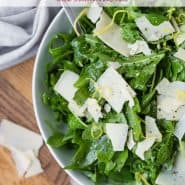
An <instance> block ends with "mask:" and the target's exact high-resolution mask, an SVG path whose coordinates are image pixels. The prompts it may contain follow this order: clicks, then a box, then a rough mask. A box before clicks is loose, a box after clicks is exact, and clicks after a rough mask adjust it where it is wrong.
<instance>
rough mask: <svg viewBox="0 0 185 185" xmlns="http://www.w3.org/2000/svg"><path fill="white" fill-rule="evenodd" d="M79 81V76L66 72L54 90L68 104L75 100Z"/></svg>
mask: <svg viewBox="0 0 185 185" xmlns="http://www.w3.org/2000/svg"><path fill="white" fill-rule="evenodd" d="M78 79H79V75H78V74H76V73H74V72H72V71H68V70H67V71H64V72H63V73H62V75H61V76H60V78H59V80H58V81H57V83H56V85H55V87H54V90H55V91H56V92H58V93H59V94H60V95H61V96H62V97H63V98H64V99H66V100H67V101H68V102H70V101H72V100H73V97H74V95H75V93H76V91H77V88H76V87H75V86H74V84H75V82H76V81H77V80H78Z"/></svg>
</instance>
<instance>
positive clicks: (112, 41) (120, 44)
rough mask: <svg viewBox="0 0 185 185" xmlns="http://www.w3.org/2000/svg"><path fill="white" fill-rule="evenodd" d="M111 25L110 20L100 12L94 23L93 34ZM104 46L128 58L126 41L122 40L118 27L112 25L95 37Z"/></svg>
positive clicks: (128, 52) (128, 51) (128, 50)
mask: <svg viewBox="0 0 185 185" xmlns="http://www.w3.org/2000/svg"><path fill="white" fill-rule="evenodd" d="M110 23H111V18H110V17H109V16H108V15H107V14H106V13H105V12H103V11H102V14H101V16H100V20H99V21H98V22H97V23H96V28H95V30H94V32H95V33H98V32H101V30H102V29H104V28H105V27H106V26H107V25H109V24H110ZM97 36H98V37H99V39H101V40H102V41H103V42H104V43H105V44H107V45H108V46H109V47H111V48H112V49H114V50H115V51H117V52H118V53H120V54H122V55H124V56H126V57H127V56H129V54H130V49H129V48H128V44H127V42H126V41H124V40H123V39H122V35H121V30H120V27H119V26H118V25H117V24H115V23H113V25H112V26H111V27H110V28H109V29H108V30H106V32H104V33H102V34H98V35H97Z"/></svg>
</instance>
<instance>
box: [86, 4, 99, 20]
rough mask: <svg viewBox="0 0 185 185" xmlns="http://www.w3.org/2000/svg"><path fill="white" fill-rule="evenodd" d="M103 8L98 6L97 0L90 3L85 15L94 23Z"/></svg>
mask: <svg viewBox="0 0 185 185" xmlns="http://www.w3.org/2000/svg"><path fill="white" fill-rule="evenodd" d="M102 10H103V8H102V7H100V6H99V5H98V4H97V2H94V3H92V4H91V5H90V7H89V10H88V12H87V17H88V18H89V19H90V20H91V21H92V22H93V23H96V22H97V20H98V19H99V18H100V15H101V12H102Z"/></svg>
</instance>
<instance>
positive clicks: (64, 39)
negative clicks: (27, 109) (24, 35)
mask: <svg viewBox="0 0 185 185" xmlns="http://www.w3.org/2000/svg"><path fill="white" fill-rule="evenodd" d="M76 12H78V13H77V16H76V19H75V21H74V24H73V25H72V26H73V27H72V26H70V23H69V21H68V20H67V17H66V15H65V14H64V12H62V13H60V14H59V15H58V17H57V18H56V19H55V20H54V22H53V23H52V25H51V26H50V28H49V31H48V33H47V34H46V36H45V38H44V40H43V42H42V44H41V47H40V50H39V54H38V56H37V61H36V64H35V70H34V80H33V99H34V108H35V112H36V117H37V121H38V123H39V127H40V129H41V132H42V134H43V135H44V138H45V139H46V140H47V143H48V145H49V148H50V150H51V152H52V153H53V155H54V156H55V158H56V159H57V161H58V162H59V163H60V164H61V166H64V167H65V169H66V170H69V171H70V172H69V173H71V174H72V176H73V177H74V178H75V179H76V180H78V182H80V183H81V184H84V185H88V184H110V185H184V182H185V143H184V141H185V140H184V133H185V42H184V41H185V9H184V8H173V7H170V8H162V7H161V8H159V7H158V8H146V7H145V8H139V7H138V8H137V7H99V6H97V5H95V4H94V5H92V6H91V7H89V8H82V9H80V11H79V9H78V11H76ZM64 17H65V18H64ZM61 20H62V21H61ZM60 26H61V27H62V28H61V27H60ZM64 27H66V29H65V28H64ZM82 174H83V175H82Z"/></svg>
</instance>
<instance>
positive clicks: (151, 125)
mask: <svg viewBox="0 0 185 185" xmlns="http://www.w3.org/2000/svg"><path fill="white" fill-rule="evenodd" d="M145 130H146V131H145V133H146V138H154V139H155V140H156V141H158V142H161V141H162V135H161V133H160V131H159V129H158V127H157V125H156V121H155V119H154V118H152V117H150V116H146V117H145Z"/></svg>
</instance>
